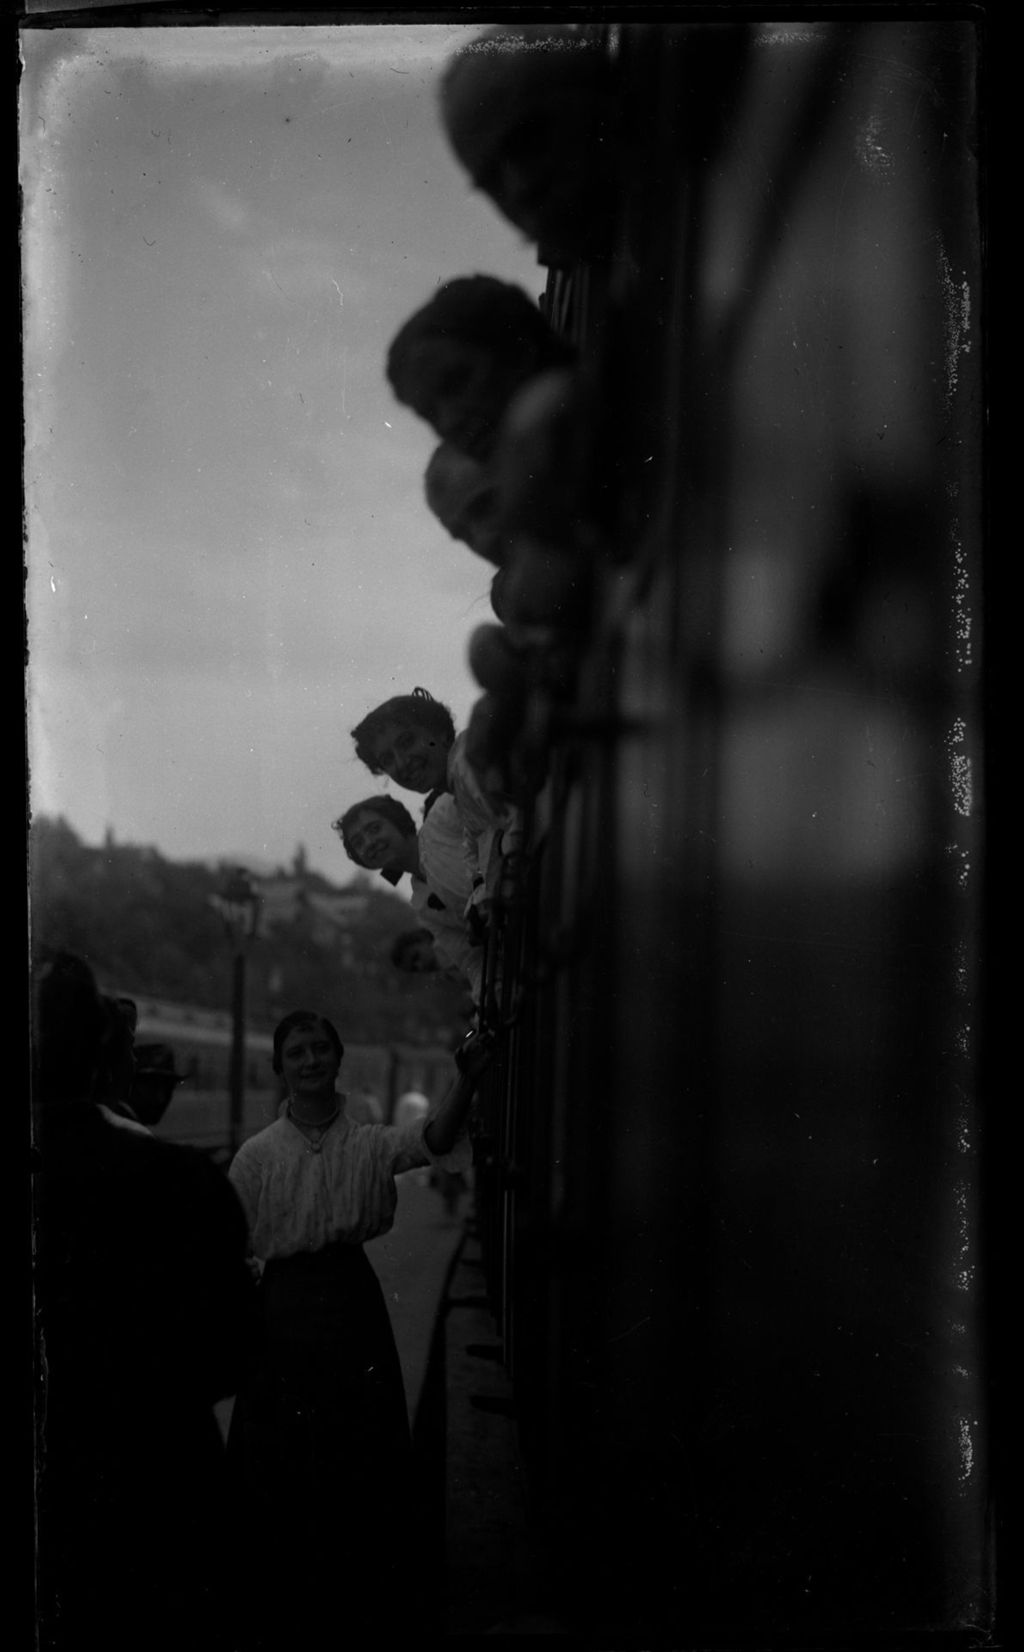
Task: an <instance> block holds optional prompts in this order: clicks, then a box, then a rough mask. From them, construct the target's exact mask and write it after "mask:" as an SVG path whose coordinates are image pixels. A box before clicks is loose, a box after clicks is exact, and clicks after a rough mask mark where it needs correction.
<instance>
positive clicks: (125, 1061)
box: [96, 997, 149, 1135]
mask: <svg viewBox="0 0 1024 1652" xmlns="http://www.w3.org/2000/svg"><path fill="white" fill-rule="evenodd" d="M101 1003H102V1005H103V1013H104V1016H105V1017H106V1031H105V1034H104V1038H103V1054H102V1058H101V1067H100V1071H99V1073H98V1074H97V1080H96V1093H97V1097H98V1098H99V1099H98V1102H97V1105H98V1106H99V1109H100V1112H101V1113H102V1114H103V1116H104V1118H106V1119H108V1120H109V1121H110V1123H111V1124H119V1125H122V1126H123V1127H124V1128H125V1129H127V1130H138V1131H142V1132H144V1133H145V1134H147V1135H148V1133H149V1132H148V1131H147V1130H146V1129H145V1126H144V1125H143V1123H142V1121H141V1120H140V1119H139V1117H138V1114H137V1113H136V1111H135V1108H134V1106H133V1104H132V1088H133V1086H134V1083H135V1066H136V1062H135V1029H136V1027H137V1026H138V1021H139V1011H138V1006H137V1004H136V1003H135V1000H134V999H133V998H111V997H104V998H102V999H101Z"/></svg>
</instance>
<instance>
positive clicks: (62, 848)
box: [29, 816, 467, 1043]
mask: <svg viewBox="0 0 1024 1652" xmlns="http://www.w3.org/2000/svg"><path fill="white" fill-rule="evenodd" d="M230 870H231V867H230V865H229V863H227V862H222V863H208V862H205V861H172V860H167V859H165V857H164V856H163V855H161V854H160V852H159V851H158V850H156V849H153V848H149V847H140V846H137V845H130V844H119V843H115V842H114V841H113V838H112V835H111V834H109V833H108V836H107V840H106V842H105V843H104V844H103V845H101V846H100V847H91V846H89V845H88V844H86V843H84V842H83V841H82V839H81V838H80V837H79V836H78V834H77V833H76V832H75V831H74V829H73V828H72V827H71V826H70V825H69V824H68V822H67V821H66V820H64V819H63V818H62V817H58V818H56V819H53V818H49V817H47V816H39V817H37V818H36V819H35V820H34V821H33V823H32V827H31V831H30V836H29V910H30V933H31V942H32V953H33V957H34V959H39V958H42V957H43V956H45V955H46V954H47V953H50V952H53V951H57V950H67V951H70V952H74V953H76V954H78V956H80V957H81V958H83V959H85V961H86V962H87V963H88V964H89V965H90V967H91V968H92V969H93V971H94V973H95V974H96V977H97V979H98V980H99V981H100V982H101V983H103V984H104V985H105V986H106V987H108V988H116V989H117V990H118V991H119V992H123V993H127V994H130V995H132V996H139V997H147V996H148V997H153V998H161V999H167V1000H170V1001H171V1002H174V1003H179V1004H187V1005H192V1006H195V1007H198V1008H206V1009H215V1010H227V1009H228V1008H229V1007H230V995H231V975H232V949H231V945H230V942H229V939H228V936H227V933H226V930H225V926H224V922H223V918H222V916H221V913H220V911H219V910H218V907H217V897H218V896H219V895H220V894H221V893H222V892H223V889H224V887H225V883H226V879H227V875H228V873H229V871H230ZM253 881H254V883H255V886H256V888H257V889H258V890H260V891H261V892H262V893H263V895H264V897H265V898H264V902H263V915H262V919H261V923H260V927H259V932H258V934H257V936H256V938H255V939H254V940H253V941H252V943H251V944H250V946H249V949H248V954H247V958H248V963H247V970H246V979H247V994H246V1002H247V1015H248V1019H249V1020H250V1021H251V1022H252V1024H253V1025H256V1026H264V1027H269V1026H271V1025H273V1023H274V1022H275V1021H276V1020H277V1019H278V1018H279V1017H280V1016H281V1015H283V1014H286V1013H287V1012H288V1010H290V1009H294V1008H297V1007H308V1008H314V1009H320V1010H323V1011H324V1013H326V1014H329V1015H330V1016H331V1018H332V1019H334V1020H336V1021H337V1024H338V1026H339V1028H341V1029H342V1031H343V1036H345V1037H346V1038H350V1039H352V1040H353V1041H355V1042H362V1043H390V1042H394V1041H396V1040H401V1041H408V1042H411V1043H435V1042H445V1043H447V1042H452V1041H454V1040H455V1039H456V1038H458V1037H459V1036H460V1035H461V1033H462V1032H463V1031H464V1030H465V1014H466V1010H467V1004H466V1000H465V990H464V988H463V987H462V986H461V985H460V984H459V983H457V982H454V981H452V980H450V979H448V978H447V977H445V976H441V975H428V976H424V975H417V976H409V975H404V974H403V973H402V972H400V971H399V970H397V969H396V968H395V967H394V965H393V964H392V963H391V960H390V950H391V946H392V944H393V942H394V940H395V938H396V937H397V936H398V935H399V934H401V933H402V932H403V931H404V930H408V929H411V928H415V927H416V925H415V918H414V915H413V913H412V912H411V910H410V908H409V905H408V903H407V902H406V901H404V900H402V899H401V898H400V897H399V896H398V895H394V894H391V893H390V892H389V891H386V890H383V889H381V888H380V887H379V885H377V884H375V883H374V882H373V880H372V879H370V878H369V877H368V876H366V875H365V874H357V875H356V877H355V878H354V879H353V880H352V881H351V882H350V883H348V884H345V885H337V884H334V883H332V882H331V881H330V879H328V878H325V877H324V876H323V875H322V874H321V873H318V872H316V871H313V870H312V869H310V868H309V867H308V866H307V865H306V862H305V856H304V854H303V852H302V850H301V849H300V850H299V851H298V852H297V854H296V857H295V862H294V864H293V866H292V867H291V868H285V867H281V868H278V870H277V872H276V873H275V874H274V875H273V876H272V877H269V878H262V879H260V878H256V879H254V880H253ZM282 888H285V889H287V892H288V899H287V900H286V901H284V902H282V901H280V900H276V901H275V900H274V899H272V897H273V896H274V894H275V891H276V892H277V893H280V891H281V890H282ZM325 897H326V898H325Z"/></svg>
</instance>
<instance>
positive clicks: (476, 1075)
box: [423, 1032, 494, 1158]
mask: <svg viewBox="0 0 1024 1652" xmlns="http://www.w3.org/2000/svg"><path fill="white" fill-rule="evenodd" d="M493 1050H494V1035H493V1033H488V1032H473V1033H470V1035H469V1037H468V1038H466V1039H464V1040H463V1042H462V1043H461V1044H460V1046H459V1048H458V1051H457V1052H456V1056H455V1062H456V1066H457V1067H458V1069H459V1070H458V1072H457V1074H456V1076H455V1078H454V1080H453V1081H452V1083H451V1084H450V1085H449V1087H448V1090H447V1092H446V1093H445V1095H444V1096H443V1097H442V1099H441V1100H440V1101H439V1102H438V1104H437V1110H436V1112H434V1113H433V1114H432V1115H431V1117H430V1118H429V1119H428V1120H427V1122H426V1124H425V1125H424V1127H423V1140H424V1142H425V1143H426V1145H427V1147H428V1148H429V1150H430V1152H431V1153H433V1154H436V1155H437V1157H439V1158H440V1157H441V1156H442V1155H443V1154H445V1153H450V1152H451V1150H452V1148H453V1147H454V1146H455V1143H456V1142H457V1141H458V1139H459V1135H460V1133H461V1131H462V1127H463V1125H464V1124H465V1122H466V1115H467V1113H468V1112H469V1105H470V1102H471V1101H472V1100H473V1096H474V1094H475V1092H476V1087H477V1084H478V1083H479V1081H480V1076H481V1074H482V1073H483V1071H484V1068H485V1067H486V1066H487V1063H488V1062H489V1061H490V1059H491V1055H492V1053H493Z"/></svg>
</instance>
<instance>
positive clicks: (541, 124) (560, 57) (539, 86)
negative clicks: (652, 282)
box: [441, 24, 617, 264]
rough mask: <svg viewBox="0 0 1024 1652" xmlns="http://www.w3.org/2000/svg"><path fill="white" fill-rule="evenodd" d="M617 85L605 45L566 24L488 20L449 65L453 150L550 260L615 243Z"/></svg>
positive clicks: (444, 86)
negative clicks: (492, 23) (498, 24)
mask: <svg viewBox="0 0 1024 1652" xmlns="http://www.w3.org/2000/svg"><path fill="white" fill-rule="evenodd" d="M612 88H613V79H612V66H611V63H610V61H609V59H608V56H607V55H606V53H605V51H604V50H603V48H601V47H600V46H598V45H596V44H595V43H594V42H593V41H592V40H590V39H588V38H586V37H585V36H583V35H581V34H580V33H579V32H578V31H577V30H576V29H574V28H572V27H571V26H568V25H564V24H563V25H560V24H554V25H545V24H539V25H529V24H528V25H525V26H518V25H517V26H516V27H510V28H493V29H488V30H486V31H485V32H484V33H483V34H481V35H478V36H477V37H476V39H474V40H471V41H470V42H469V44H468V45H467V46H464V47H463V48H462V49H461V50H460V51H459V52H457V53H456V54H455V56H454V57H453V58H452V59H451V61H450V62H449V64H448V67H447V69H446V70H445V73H444V77H443V79H442V82H441V118H442V121H443V123H444V128H445V131H446V132H447V134H448V138H449V140H450V142H451V145H452V148H453V149H454V151H455V154H456V155H457V156H458V158H459V160H460V161H461V162H462V164H463V166H464V167H465V168H466V171H467V172H468V173H469V175H470V177H471V178H472V180H473V183H474V184H475V186H476V187H477V189H480V190H483V192H484V193H485V194H486V195H488V196H489V197H490V199H491V200H492V201H493V202H494V204H495V206H496V207H497V208H498V210H499V211H500V212H501V213H503V215H504V216H505V217H506V218H507V219H508V220H509V221H510V223H513V224H515V225H516V227H517V228H518V229H520V230H522V232H523V234H524V235H525V236H526V237H527V238H528V239H529V240H530V241H533V242H535V243H536V245H537V248H538V253H539V255H540V257H541V259H542V261H543V262H545V263H550V264H564V263H569V262H572V261H574V260H576V259H580V258H588V257H592V256H595V255H598V254H601V253H604V252H606V251H607V249H608V246H609V241H610V237H611V229H612V224H613V213H614V205H615V197H616V186H615V182H614V178H615V141H616V135H617V132H616V123H615V120H614V114H613V104H612Z"/></svg>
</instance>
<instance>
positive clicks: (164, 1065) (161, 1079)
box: [129, 1043, 185, 1129]
mask: <svg viewBox="0 0 1024 1652" xmlns="http://www.w3.org/2000/svg"><path fill="white" fill-rule="evenodd" d="M184 1079H185V1074H184V1073H179V1072H178V1070H177V1067H176V1066H175V1060H174V1051H173V1050H172V1049H171V1046H170V1045H169V1044H159V1043H158V1044H136V1046H135V1077H134V1079H133V1080H132V1091H131V1096H130V1098H129V1099H130V1101H131V1105H132V1111H133V1112H134V1114H135V1116H136V1118H137V1119H138V1120H139V1122H140V1124H145V1125H148V1127H149V1128H150V1129H152V1128H153V1126H154V1125H156V1124H159V1123H160V1120H161V1119H162V1118H163V1116H164V1114H165V1113H166V1111H167V1109H168V1107H169V1106H170V1105H171V1102H172V1101H173V1100H174V1092H175V1090H176V1089H177V1088H178V1085H179V1084H181V1083H183V1082H184Z"/></svg>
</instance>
